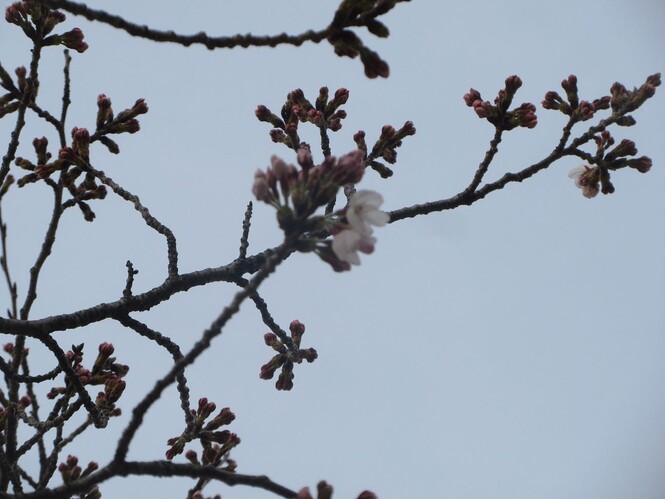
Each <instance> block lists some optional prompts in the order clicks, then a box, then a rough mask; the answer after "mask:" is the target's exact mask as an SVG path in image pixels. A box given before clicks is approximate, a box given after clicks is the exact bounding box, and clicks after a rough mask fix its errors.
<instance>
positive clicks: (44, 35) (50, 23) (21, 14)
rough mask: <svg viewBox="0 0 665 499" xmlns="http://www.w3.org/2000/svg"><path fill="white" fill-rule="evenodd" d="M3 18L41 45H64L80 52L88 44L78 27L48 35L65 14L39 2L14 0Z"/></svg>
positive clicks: (83, 50) (85, 48)
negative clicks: (17, 0) (16, 0)
mask: <svg viewBox="0 0 665 499" xmlns="http://www.w3.org/2000/svg"><path fill="white" fill-rule="evenodd" d="M5 20H6V21H7V22H8V23H11V24H15V25H16V26H19V27H20V28H21V29H22V30H23V32H24V33H25V34H26V36H27V37H28V38H30V39H31V40H33V41H39V43H40V44H41V45H43V46H49V45H64V46H65V47H67V48H69V49H72V50H76V51H77V52H80V53H83V52H85V51H86V50H87V48H88V44H87V43H85V42H84V41H83V38H84V37H83V32H82V31H81V30H80V29H79V28H74V29H73V30H71V31H67V32H66V33H63V34H60V35H50V36H49V34H50V33H51V32H52V31H53V29H54V28H55V27H56V26H57V25H58V24H60V23H61V22H63V21H64V20H65V15H64V14H63V13H62V12H60V11H57V10H51V9H49V8H48V7H46V6H44V5H42V4H41V3H38V2H31V1H25V2H14V3H13V4H11V5H10V6H9V7H7V10H5Z"/></svg>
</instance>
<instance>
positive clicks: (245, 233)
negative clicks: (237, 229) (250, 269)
mask: <svg viewBox="0 0 665 499" xmlns="http://www.w3.org/2000/svg"><path fill="white" fill-rule="evenodd" d="M252 207H253V205H252V202H251V201H250V202H249V203H247V210H246V211H245V218H244V219H243V221H242V236H241V237H240V253H239V255H238V258H240V259H244V258H246V257H247V249H248V248H249V229H250V227H251V225H252V224H251V219H252Z"/></svg>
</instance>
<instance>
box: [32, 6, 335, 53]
mask: <svg viewBox="0 0 665 499" xmlns="http://www.w3.org/2000/svg"><path fill="white" fill-rule="evenodd" d="M36 2H37V3H41V4H43V5H46V6H48V7H50V8H52V9H62V10H66V11H67V12H70V13H72V14H74V15H77V16H82V17H85V18H86V19H88V20H89V21H97V22H100V23H104V24H108V25H109V26H113V27H114V28H117V29H120V30H123V31H125V32H126V33H128V34H130V35H132V36H136V37H139V38H146V39H148V40H152V41H154V42H168V43H177V44H179V45H184V46H185V47H189V46H190V45H203V46H205V47H206V48H208V49H210V50H213V49H231V48H235V47H243V48H247V47H276V46H277V45H295V46H296V47H298V46H300V45H302V44H303V43H305V42H313V43H320V42H321V41H323V40H325V39H326V38H328V37H329V36H330V35H331V34H333V33H335V32H337V31H339V30H340V29H341V28H333V27H327V28H325V29H323V30H320V31H313V30H308V31H305V32H304V33H301V34H299V35H288V34H286V33H281V34H279V35H274V36H255V35H251V34H247V35H240V34H238V35H234V36H209V35H207V34H206V33H204V32H200V33H197V34H195V35H181V34H178V33H175V32H174V31H160V30H156V29H152V28H150V27H148V26H146V25H139V24H134V23H132V22H129V21H127V20H125V19H124V18H122V17H120V16H116V15H113V14H109V13H108V12H105V11H103V10H96V9H91V8H90V7H88V6H87V5H84V4H81V3H76V2H70V1H69V0H36Z"/></svg>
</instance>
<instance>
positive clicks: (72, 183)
mask: <svg viewBox="0 0 665 499" xmlns="http://www.w3.org/2000/svg"><path fill="white" fill-rule="evenodd" d="M97 107H98V112H97V125H96V131H95V133H94V134H93V135H90V132H88V130H87V129H86V128H76V127H75V128H73V129H72V143H71V146H69V147H63V148H62V149H60V151H59V154H58V158H57V159H55V160H53V161H51V158H52V155H51V153H49V152H48V151H47V147H48V140H47V139H46V137H42V138H37V139H35V140H34V141H33V143H32V144H33V146H34V148H35V152H36V155H37V164H34V163H32V162H31V161H29V160H27V159H25V158H21V157H19V158H16V161H15V163H16V165H17V166H18V167H20V168H22V169H24V170H27V171H28V172H29V173H28V174H26V175H24V176H23V177H21V178H20V179H19V180H18V182H17V184H18V186H19V187H23V186H25V185H27V184H30V183H34V182H38V181H40V180H45V181H47V182H51V180H50V177H51V175H52V174H53V173H55V172H56V171H60V172H61V177H60V180H61V181H62V185H64V186H65V187H66V188H67V190H68V191H69V193H70V194H71V196H72V199H71V200H69V201H67V203H65V205H73V204H76V205H78V207H79V208H80V209H81V211H82V213H83V216H84V218H85V219H86V220H87V221H89V222H90V221H92V220H94V218H95V214H94V212H93V211H92V209H91V208H90V206H89V205H88V203H87V201H90V200H93V199H104V198H105V197H106V194H107V191H106V187H105V186H103V185H97V181H96V179H95V177H94V176H93V175H92V173H90V171H89V164H90V144H91V143H92V142H95V141H99V142H101V143H102V144H104V145H105V146H106V147H107V148H108V150H109V151H110V152H112V153H114V154H117V153H118V152H119V151H120V149H119V147H118V145H117V144H116V143H115V142H114V141H113V140H111V139H110V138H109V137H108V135H109V134H118V133H136V132H137V131H138V130H139V129H140V126H139V122H138V120H137V119H136V117H137V116H139V115H141V114H145V113H147V112H148V106H147V104H146V103H145V101H144V100H143V99H139V100H137V101H136V102H135V103H134V105H133V106H132V107H131V108H129V109H125V110H124V111H122V112H120V113H119V114H118V115H117V116H115V117H114V115H113V109H112V108H111V100H110V99H109V98H108V97H106V96H105V95H103V94H102V95H100V96H99V97H98V99H97ZM81 176H83V180H81V181H80V182H78V184H77V183H76V181H77V179H78V178H79V177H81Z"/></svg>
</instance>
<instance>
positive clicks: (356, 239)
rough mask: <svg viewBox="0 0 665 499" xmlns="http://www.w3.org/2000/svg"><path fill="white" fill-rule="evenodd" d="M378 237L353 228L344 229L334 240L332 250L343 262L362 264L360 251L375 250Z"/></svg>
mask: <svg viewBox="0 0 665 499" xmlns="http://www.w3.org/2000/svg"><path fill="white" fill-rule="evenodd" d="M375 244H376V238H375V237H372V236H370V235H368V234H362V233H360V232H356V231H355V230H354V229H353V228H351V229H344V230H342V231H340V232H338V233H337V234H335V237H334V238H333V241H332V250H333V252H334V253H335V255H337V257H338V258H339V259H340V260H342V261H343V262H347V263H350V264H353V265H360V257H359V256H358V252H359V251H361V252H363V253H366V254H370V253H372V252H373V251H374V245H375Z"/></svg>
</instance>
